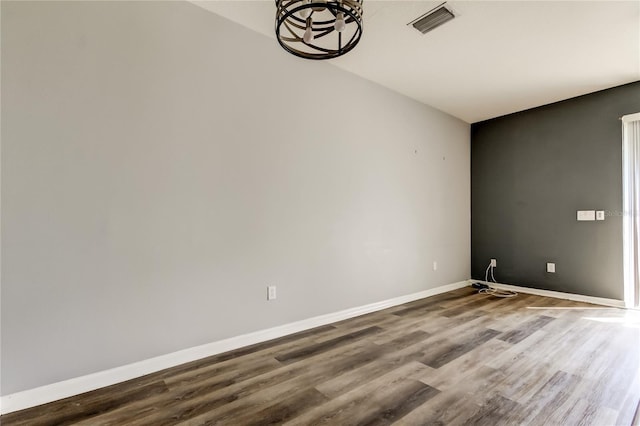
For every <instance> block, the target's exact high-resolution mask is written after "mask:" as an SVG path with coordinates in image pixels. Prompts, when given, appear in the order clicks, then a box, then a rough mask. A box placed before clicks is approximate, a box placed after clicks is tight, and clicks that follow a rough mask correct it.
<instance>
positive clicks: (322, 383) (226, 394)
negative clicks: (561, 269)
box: [0, 288, 640, 426]
mask: <svg viewBox="0 0 640 426" xmlns="http://www.w3.org/2000/svg"><path fill="white" fill-rule="evenodd" d="M639 401H640V312H637V311H625V310H621V309H615V308H607V307H601V306H595V305H589V304H585V303H578V302H570V301H564V300H558V299H551V298H545V297H539V296H532V295H525V294H521V295H519V296H518V297H516V298H513V299H498V298H495V297H493V296H490V295H481V294H477V293H475V291H473V290H472V289H471V288H463V289H460V290H456V291H452V292H449V293H445V294H440V295H437V296H433V297H430V298H426V299H422V300H418V301H415V302H412V303H408V304H405V305H401V306H396V307H393V308H390V309H386V310H384V311H379V312H376V313H372V314H368V315H363V316H360V317H357V318H352V319H349V320H346V321H342V322H338V323H335V324H331V325H328V326H324V327H318V328H316V329H313V330H309V331H305V332H302V333H298V334H294V335H291V336H286V337H284V338H281V339H276V340H272V341H269V342H264V343H260V344H257V345H253V346H250V347H247V348H242V349H238V350H236V351H232V352H228V353H224V354H220V355H216V356H212V357H210V358H207V359H203V360H199V361H195V362H192V363H189V364H184V365H181V366H178V367H174V368H171V369H168V370H164V371H160V372H157V373H154V374H150V375H148V376H145V377H142V378H139V379H135V380H131V381H129V382H125V383H121V384H117V385H114V386H110V387H107V388H103V389H99V390H96V391H93V392H88V393H86V394H83V395H79V396H75V397H72V398H67V399H64V400H60V401H56V402H52V403H50V404H46V405H42V406H39V407H34V408H31V409H27V410H23V411H18V412H15V413H10V414H7V415H4V416H2V417H0V422H1V423H2V425H3V426H10V425H68V424H74V425H204V424H206V425H268V424H287V425H320V424H327V425H389V424H397V425H458V424H470V425H492V426H493V425H514V424H526V425H595V426H606V425H625V426H626V425H631V424H635V425H638V421H639V419H638V414H637V408H638V405H639ZM634 416H635V420H634Z"/></svg>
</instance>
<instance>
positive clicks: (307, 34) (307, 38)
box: [302, 19, 313, 43]
mask: <svg viewBox="0 0 640 426" xmlns="http://www.w3.org/2000/svg"><path fill="white" fill-rule="evenodd" d="M302 39H303V40H304V42H305V43H311V42H312V41H313V30H312V29H311V20H310V19H309V21H308V22H307V29H306V30H304V36H303V37H302Z"/></svg>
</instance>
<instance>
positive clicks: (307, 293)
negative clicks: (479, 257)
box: [1, 1, 470, 395]
mask: <svg viewBox="0 0 640 426" xmlns="http://www.w3.org/2000/svg"><path fill="white" fill-rule="evenodd" d="M1 35H2V87H1V89H2V124H3V126H2V265H3V269H2V277H1V278H2V283H1V285H2V351H1V355H2V366H1V367H2V394H3V395H7V394H10V393H13V392H17V391H21V390H24V389H29V388H33V387H36V386H40V385H45V384H48V383H53V382H57V381H60V380H64V379H69V378H72V377H76V376H80V375H84V374H88V373H92V372H96V371H101V370H105V369H108V368H111V367H116V366H120V365H124V364H127V363H131V362H134V361H138V360H143V359H147V358H150V357H153V356H157V355H161V354H166V353H170V352H173V351H176V350H180V349H184V348H188V347H192V346H196V345H200V344H204V343H208V342H212V341H217V340H220V339H223V338H227V337H231V336H235V335H239V334H243V333H247V332H251V331H256V330H261V329H265V328H269V327H273V326H277V325H280V324H285V323H289V322H292V321H297V320H302V319H305V318H309V317H312V316H316V315H320V314H325V313H330V312H335V311H338V310H342V309H346V308H349V307H354V306H360V305H364V304H368V303H372V302H375V301H380V300H385V299H389V298H392V297H397V296H401V295H405V294H410V293H414V292H417V291H422V290H425V289H429V288H433V287H436V286H439V285H443V284H448V283H452V282H457V281H460V280H464V279H468V278H469V276H470V257H469V246H470V188H469V181H470V175H469V162H470V153H469V125H468V124H466V123H463V122H462V121H460V120H457V119H455V118H453V117H451V116H448V115H446V114H444V113H441V112H439V111H436V110H434V109H432V108H429V107H427V106H424V105H421V104H419V103H417V102H415V101H412V100H410V99H408V98H405V97H403V96H400V95H398V94H395V93H393V92H391V91H389V90H386V89H384V88H382V87H380V86H377V85H375V84H373V83H371V82H368V81H366V80H363V79H360V78H358V77H356V76H354V75H352V74H349V73H347V72H344V71H341V70H339V69H337V68H335V67H333V66H331V65H330V64H328V63H322V62H309V61H304V60H301V59H298V58H295V57H293V56H292V55H289V54H287V53H286V52H284V51H283V50H282V49H281V48H280V47H279V46H278V45H277V43H276V41H275V40H273V39H270V38H267V37H265V36H262V35H259V34H256V33H254V32H252V31H249V30H247V29H245V28H243V27H241V26H239V25H237V24H233V23H231V22H229V21H227V20H225V19H223V18H221V17H219V16H216V15H214V14H212V13H210V12H207V11H204V10H202V9H200V8H198V7H196V6H194V5H192V4H189V3H186V2H132V3H129V2H68V3H58V2H41V3H38V2H16V3H13V2H5V1H3V2H2V34H1ZM433 261H437V262H438V264H439V268H438V270H437V271H433V270H432V262H433ZM268 284H271V285H277V287H278V299H277V300H275V301H272V302H267V301H266V286H267V285H268Z"/></svg>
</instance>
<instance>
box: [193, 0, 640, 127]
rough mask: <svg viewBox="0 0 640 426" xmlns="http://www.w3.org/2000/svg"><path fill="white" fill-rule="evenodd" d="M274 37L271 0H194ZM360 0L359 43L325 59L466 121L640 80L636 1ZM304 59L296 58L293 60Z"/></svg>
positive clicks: (639, 17) (639, 5)
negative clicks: (435, 11) (418, 25)
mask: <svg viewBox="0 0 640 426" xmlns="http://www.w3.org/2000/svg"><path fill="white" fill-rule="evenodd" d="M194 3H196V4H198V5H200V6H202V7H204V8H205V9H208V10H211V11H213V12H215V13H217V14H219V15H222V16H224V17H226V18H228V19H230V20H232V21H235V22H238V23H240V24H242V25H244V26H246V27H248V28H251V29H253V30H255V31H258V32H260V33H263V34H265V35H267V36H269V37H272V38H274V43H276V41H275V36H274V18H275V2H274V1H273V0H261V1H238V0H235V1H194ZM440 3H441V2H438V1H370V0H364V3H363V5H364V31H363V36H362V40H361V41H360V44H359V45H358V46H357V47H356V48H355V49H354V50H353V51H351V52H350V53H348V54H347V55H345V56H343V57H340V58H337V59H333V60H331V62H332V63H333V64H334V65H336V66H338V67H340V68H343V69H345V70H348V71H350V72H352V73H354V74H357V75H359V76H362V77H364V78H366V79H368V80H371V81H374V82H377V83H379V84H381V85H383V86H386V87H388V88H390V89H392V90H395V91H397V92H399V93H402V94H404V95H406V96H409V97H411V98H414V99H416V100H418V101H420V102H423V103H425V104H427V105H431V106H433V107H435V108H438V109H440V110H442V111H445V112H447V113H449V114H451V115H453V116H456V117H458V118H460V119H462V120H464V121H466V122H469V123H473V122H477V121H481V120H486V119H489V118H493V117H497V116H501V115H504V114H509V113H512V112H516V111H521V110H524V109H528V108H532V107H536V106H540V105H544V104H548V103H551V102H555V101H559V100H562V99H567V98H571V97H574V96H578V95H583V94H586V93H590V92H594V91H597V90H601V89H606V88H609V87H613V86H617V85H620V84H624V83H629V82H632V81H638V80H640V1H638V0H636V1H480V0H474V1H455V0H452V1H449V2H448V3H447V4H448V5H449V6H450V7H451V9H452V10H453V11H454V13H455V14H456V15H457V16H456V19H454V20H453V21H450V22H448V23H446V24H444V25H443V26H441V27H439V28H436V29H435V30H434V31H432V32H430V33H427V34H426V35H422V34H420V33H419V32H418V31H416V30H415V29H413V28H412V27H411V26H407V23H409V22H410V21H412V20H413V19H415V18H417V17H418V16H420V15H422V14H424V13H425V12H427V11H429V10H430V9H432V8H433V7H435V6H437V5H438V4H440ZM300 60H304V59H300Z"/></svg>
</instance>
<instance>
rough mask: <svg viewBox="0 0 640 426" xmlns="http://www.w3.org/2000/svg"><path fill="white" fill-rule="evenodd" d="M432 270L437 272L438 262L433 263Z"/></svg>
mask: <svg viewBox="0 0 640 426" xmlns="http://www.w3.org/2000/svg"><path fill="white" fill-rule="evenodd" d="M433 270H434V271H437V270H438V262H435V261H434V262H433Z"/></svg>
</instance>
